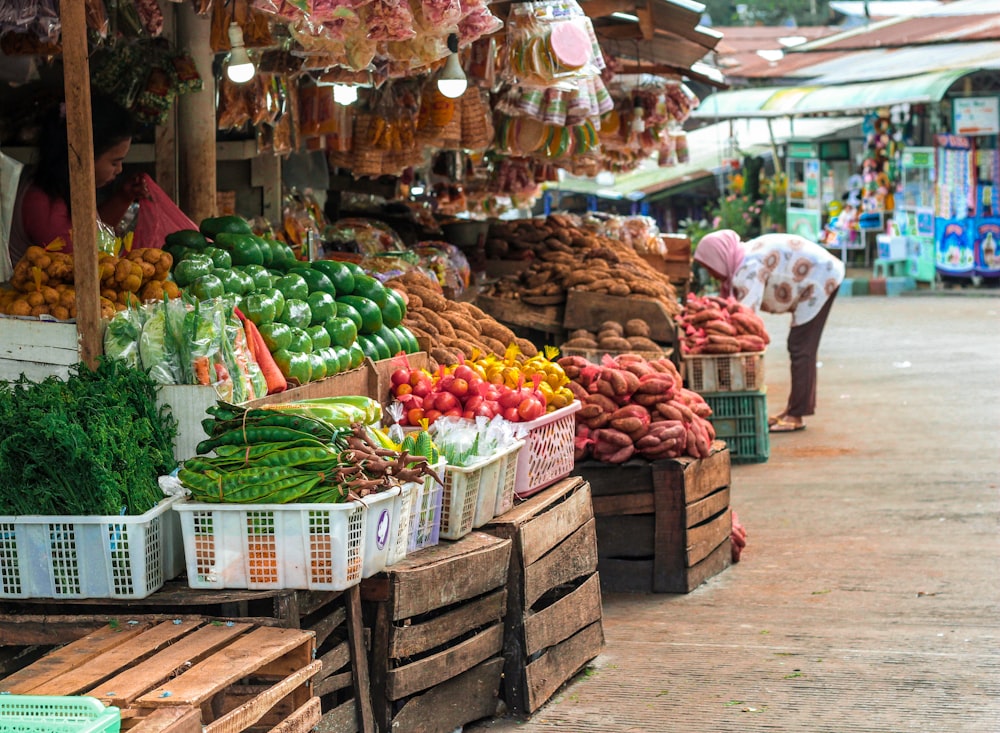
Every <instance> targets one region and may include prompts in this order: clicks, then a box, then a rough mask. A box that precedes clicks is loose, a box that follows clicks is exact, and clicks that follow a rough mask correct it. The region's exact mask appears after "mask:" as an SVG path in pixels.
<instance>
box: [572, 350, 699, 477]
mask: <svg viewBox="0 0 1000 733" xmlns="http://www.w3.org/2000/svg"><path fill="white" fill-rule="evenodd" d="M559 364H560V366H562V368H563V370H564V371H565V372H566V376H568V377H569V378H570V380H571V382H570V384H569V387H570V389H571V390H573V393H574V394H575V395H576V397H577V399H579V400H580V401H581V402H582V403H583V407H582V408H581V409H580V411H579V412H577V413H576V460H583V459H584V458H587V457H592V458H595V459H597V460H599V461H604V462H606V463H623V462H624V461H627V460H628V459H629V458H632V457H640V456H641V457H643V458H648V459H650V460H656V459H660V458H677V457H678V456H683V455H688V456H693V457H694V458H705V457H707V456H708V455H709V452H710V450H711V445H712V441H713V440H714V439H715V430H714V428H713V427H712V423H710V422H709V421H708V420H707V418H708V416H709V415H711V414H712V410H711V408H710V407H709V406H708V405H707V404H706V403H705V400H704V399H703V398H702V396H701V395H699V394H698V393H697V392H692V391H691V390H689V389H685V388H684V387H683V386H682V384H681V377H680V374H678V372H677V369H676V368H675V367H674V365H673V363H672V362H671V361H670V360H669V359H665V358H664V359H655V360H652V361H647V360H646V359H644V358H642V357H641V356H637V355H635V354H621V355H619V356H618V357H614V358H613V357H611V356H608V355H605V356H604V359H603V361H602V363H601V364H592V363H590V362H588V361H587V360H586V359H584V358H583V357H581V356H565V357H563V358H562V359H560V360H559Z"/></svg>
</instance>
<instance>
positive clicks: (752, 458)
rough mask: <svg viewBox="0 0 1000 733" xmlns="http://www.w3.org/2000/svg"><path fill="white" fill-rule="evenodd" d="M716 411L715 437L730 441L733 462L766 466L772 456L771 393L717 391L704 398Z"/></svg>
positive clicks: (714, 412) (714, 420)
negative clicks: (768, 394) (763, 464)
mask: <svg viewBox="0 0 1000 733" xmlns="http://www.w3.org/2000/svg"><path fill="white" fill-rule="evenodd" d="M702 397H704V398H705V402H707V403H708V406H709V407H711V408H712V416H711V417H710V418H709V420H711V421H712V425H713V426H714V427H715V437H716V438H718V439H719V440H724V441H726V444H727V445H728V446H729V457H730V459H731V460H732V462H733V463H764V462H765V461H767V459H768V456H770V454H771V441H770V435H769V433H768V429H767V393H766V392H764V391H760V392H716V393H713V394H705V395H702Z"/></svg>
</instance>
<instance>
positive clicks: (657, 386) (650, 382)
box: [635, 375, 674, 395]
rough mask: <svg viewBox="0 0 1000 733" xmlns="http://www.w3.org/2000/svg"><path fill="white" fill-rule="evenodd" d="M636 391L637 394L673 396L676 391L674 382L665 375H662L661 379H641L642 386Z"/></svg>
mask: <svg viewBox="0 0 1000 733" xmlns="http://www.w3.org/2000/svg"><path fill="white" fill-rule="evenodd" d="M635 391H636V393H637V394H655V395H666V394H671V393H673V391H674V380H672V379H670V378H668V377H666V376H665V375H661V376H660V377H659V378H657V377H650V378H647V377H642V378H641V379H640V384H639V386H638V387H637V388H636V390H635Z"/></svg>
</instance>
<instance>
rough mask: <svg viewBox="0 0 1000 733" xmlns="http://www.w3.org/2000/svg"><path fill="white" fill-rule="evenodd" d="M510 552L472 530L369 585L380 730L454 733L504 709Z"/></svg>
mask: <svg viewBox="0 0 1000 733" xmlns="http://www.w3.org/2000/svg"><path fill="white" fill-rule="evenodd" d="M510 548H511V543H510V541H509V540H502V539H499V538H497V537H493V536H490V535H487V534H483V533H481V532H472V533H471V534H468V535H466V536H465V537H463V538H462V539H460V540H458V541H456V542H442V543H441V544H439V545H436V546H434V547H428V548H425V549H423V550H420V551H419V552H416V553H414V554H412V555H410V556H408V557H407V558H406V559H405V560H403V561H402V562H400V563H397V564H396V565H392V566H390V567H389V568H387V569H386V571H385V572H384V573H380V574H379V575H377V576H375V577H373V578H369V579H366V580H364V581H362V583H361V597H362V602H363V605H364V607H365V619H366V622H367V623H368V624H370V626H371V629H372V644H371V659H370V663H369V666H370V670H371V692H372V704H373V708H374V711H375V720H376V724H377V726H378V730H379V731H380V733H389V731H407V733H451V731H454V730H455V729H456V728H458V727H460V726H462V725H465V724H466V723H469V722H471V721H473V720H478V719H480V718H484V717H489V716H492V715H495V714H496V712H497V704H498V702H499V694H500V679H501V675H502V672H503V660H502V659H501V657H500V653H501V651H502V648H503V614H504V608H505V604H506V594H507V589H506V583H507V567H508V564H509V562H510Z"/></svg>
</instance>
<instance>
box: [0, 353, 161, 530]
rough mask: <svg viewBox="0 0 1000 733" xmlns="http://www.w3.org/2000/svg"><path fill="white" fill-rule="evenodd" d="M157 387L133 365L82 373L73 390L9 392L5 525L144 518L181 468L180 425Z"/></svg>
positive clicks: (11, 386)
mask: <svg viewBox="0 0 1000 733" xmlns="http://www.w3.org/2000/svg"><path fill="white" fill-rule="evenodd" d="M156 389H157V386H156V384H155V382H154V381H153V380H152V379H151V378H150V377H149V376H148V375H147V374H146V373H145V372H142V371H140V370H137V369H132V368H129V367H128V366H127V365H126V364H125V362H123V361H120V360H117V359H110V358H107V357H102V358H101V359H100V360H99V362H98V366H97V369H96V370H94V371H91V370H90V369H89V368H88V367H87V366H86V365H85V364H82V363H81V364H78V365H76V366H74V367H73V368H72V370H71V373H70V375H69V377H68V378H67V379H66V380H62V379H59V378H57V377H48V378H46V379H45V380H43V381H41V382H32V381H30V380H29V379H27V378H26V377H25V376H24V375H22V376H21V377H20V379H18V380H16V381H14V382H12V383H5V382H0V476H2V477H3V481H2V482H0V515H38V514H42V515H47V514H52V515H73V516H113V515H118V514H121V513H123V512H124V513H127V514H130V515H138V514H142V513H144V512H146V511H148V510H149V509H151V508H152V507H154V506H155V505H156V504H157V503H158V502H159V501H160V500H161V499H163V493H162V492H161V491H160V489H159V485H158V483H157V478H158V477H159V476H160V475H163V474H167V473H170V471H172V470H173V468H174V466H175V465H176V462H175V461H174V457H173V442H174V438H175V437H176V435H177V421H176V420H175V419H174V417H173V415H172V414H171V413H170V410H169V408H167V407H166V406H163V407H161V406H160V405H158V404H157V402H156Z"/></svg>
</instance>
